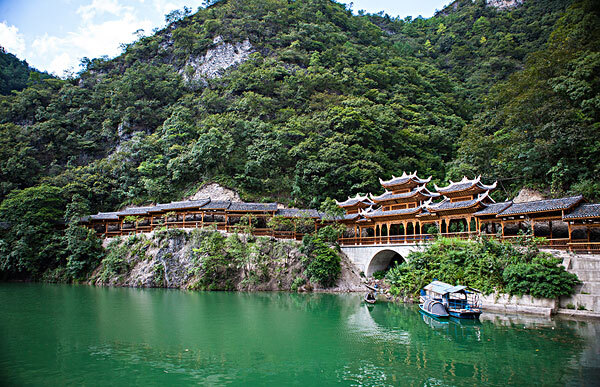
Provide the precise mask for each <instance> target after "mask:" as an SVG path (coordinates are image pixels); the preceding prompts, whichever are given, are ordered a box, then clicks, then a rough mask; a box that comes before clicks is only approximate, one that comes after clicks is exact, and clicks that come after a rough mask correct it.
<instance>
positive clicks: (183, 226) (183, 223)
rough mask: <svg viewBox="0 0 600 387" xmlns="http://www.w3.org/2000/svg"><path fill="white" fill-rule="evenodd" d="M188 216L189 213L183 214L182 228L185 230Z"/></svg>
mask: <svg viewBox="0 0 600 387" xmlns="http://www.w3.org/2000/svg"><path fill="white" fill-rule="evenodd" d="M186 216H187V212H184V213H183V222H182V224H181V228H185V217H186Z"/></svg>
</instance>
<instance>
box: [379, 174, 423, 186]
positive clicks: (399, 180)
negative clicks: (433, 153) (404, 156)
mask: <svg viewBox="0 0 600 387" xmlns="http://www.w3.org/2000/svg"><path fill="white" fill-rule="evenodd" d="M411 180H412V181H414V182H415V183H417V184H419V185H421V184H427V183H429V182H430V181H431V176H429V177H428V178H427V179H421V178H420V177H418V176H417V171H415V172H413V173H412V174H407V173H406V172H402V176H400V177H396V176H394V175H392V178H391V179H390V180H387V181H385V180H382V179H379V183H381V185H382V186H384V187H393V186H395V185H402V184H406V183H408V182H409V181H411Z"/></svg>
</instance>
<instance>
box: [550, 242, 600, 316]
mask: <svg viewBox="0 0 600 387" xmlns="http://www.w3.org/2000/svg"><path fill="white" fill-rule="evenodd" d="M552 253H553V254H554V255H556V256H557V257H560V258H562V260H563V266H564V267H565V268H566V269H567V271H569V272H571V273H574V274H577V277H579V279H580V280H581V281H582V282H583V283H582V284H581V285H579V286H578V287H577V288H576V289H575V294H573V295H572V296H569V297H561V299H560V309H559V310H558V313H559V314H563V315H577V316H588V317H599V318H600V255H597V254H572V253H568V252H562V251H553V252H552Z"/></svg>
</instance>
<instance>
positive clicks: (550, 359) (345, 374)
mask: <svg viewBox="0 0 600 387" xmlns="http://www.w3.org/2000/svg"><path fill="white" fill-rule="evenodd" d="M0 307H1V309H0V310H1V312H0V384H2V385H45V386H46V385H88V386H91V385H121V386H129V385H174V386H176V385H189V384H202V385H224V384H233V385H271V386H281V385H299V386H309V385H310V386H322V385H332V384H342V385H365V386H370V385H373V386H383V385H397V386H404V385H411V386H451V385H462V386H473V385H496V386H503V385H507V384H512V385H524V386H525V385H599V384H600V337H599V334H600V324H599V323H598V322H581V321H579V322H577V321H567V320H559V319H554V320H550V319H543V318H532V317H527V318H524V317H514V316H513V317H509V316H503V315H492V314H485V315H484V316H482V321H481V322H480V323H476V324H473V323H471V324H468V323H465V324H461V323H458V322H454V321H449V322H445V323H441V322H438V321H435V320H431V319H430V318H428V317H426V316H423V315H421V314H420V313H419V311H418V309H417V308H416V307H414V306H405V305H395V304H387V303H378V304H376V305H373V306H369V307H367V306H366V305H365V304H363V303H361V295H357V294H350V295H347V294H342V295H335V294H309V295H303V294H289V293H202V292H184V291H175V290H162V289H120V288H96V287H89V286H67V285H43V284H0Z"/></svg>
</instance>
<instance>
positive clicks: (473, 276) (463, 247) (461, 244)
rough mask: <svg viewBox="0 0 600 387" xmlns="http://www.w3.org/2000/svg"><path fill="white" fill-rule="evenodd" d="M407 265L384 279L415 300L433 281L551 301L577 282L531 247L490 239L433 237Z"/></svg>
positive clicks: (574, 277) (394, 288)
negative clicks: (464, 239) (425, 247)
mask: <svg viewBox="0 0 600 387" xmlns="http://www.w3.org/2000/svg"><path fill="white" fill-rule="evenodd" d="M407 261H408V262H403V263H401V264H400V265H396V266H395V267H393V268H391V269H390V270H389V271H388V273H387V275H386V279H387V281H388V282H389V283H390V284H391V287H392V293H394V294H397V295H400V294H403V295H408V296H411V297H413V298H417V297H418V294H419V291H420V290H421V289H422V288H423V287H424V286H425V285H427V284H428V283H430V282H431V281H433V279H434V278H435V279H438V280H440V281H443V282H447V283H451V284H462V285H467V286H470V287H472V288H475V289H479V290H481V291H482V292H483V293H485V294H489V293H492V292H494V291H500V292H506V293H509V294H517V295H523V294H529V295H532V296H534V297H546V298H556V297H559V296H563V295H569V294H572V293H573V291H574V286H575V285H577V284H578V283H580V282H579V280H578V279H577V276H576V275H574V274H571V273H568V272H567V271H566V270H565V269H564V267H563V266H560V265H559V264H560V260H558V259H556V258H552V256H550V255H549V254H546V253H540V252H539V251H538V250H537V248H536V247H535V243H529V244H528V245H525V246H520V247H515V246H514V245H512V244H509V243H506V242H498V241H495V240H490V239H481V240H479V241H461V240H458V239H447V238H439V239H437V240H436V241H435V242H434V243H432V244H431V245H430V246H428V248H427V249H426V250H425V251H423V252H413V253H411V254H410V255H409V257H408V259H407Z"/></svg>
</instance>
